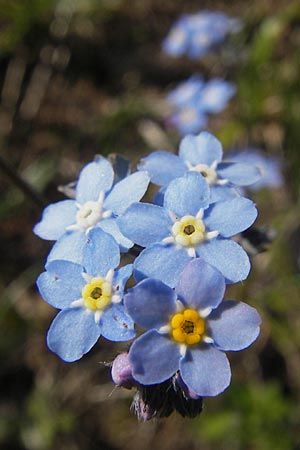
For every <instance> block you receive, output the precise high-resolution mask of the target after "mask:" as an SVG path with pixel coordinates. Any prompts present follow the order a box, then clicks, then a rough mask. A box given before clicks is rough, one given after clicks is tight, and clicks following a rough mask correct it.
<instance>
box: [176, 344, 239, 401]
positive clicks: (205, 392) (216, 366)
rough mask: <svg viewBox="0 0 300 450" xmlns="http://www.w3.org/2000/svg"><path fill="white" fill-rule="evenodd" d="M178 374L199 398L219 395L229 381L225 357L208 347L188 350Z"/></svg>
mask: <svg viewBox="0 0 300 450" xmlns="http://www.w3.org/2000/svg"><path fill="white" fill-rule="evenodd" d="M180 374H181V377H182V379H183V381H184V383H185V384H186V385H187V386H188V387H189V388H190V389H192V390H193V391H194V392H195V393H196V394H198V395H200V396H201V397H215V396H216V395H219V394H221V393H222V392H223V391H224V390H225V389H226V388H227V387H228V386H229V384H230V380H231V371H230V365H229V361H228V359H227V356H226V355H225V353H223V352H221V351H220V350H218V349H216V348H214V347H212V346H210V345H200V346H197V347H196V348H194V349H193V350H188V351H187V353H186V355H185V357H184V358H183V359H182V360H181V361H180Z"/></svg>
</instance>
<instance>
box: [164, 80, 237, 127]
mask: <svg viewBox="0 0 300 450" xmlns="http://www.w3.org/2000/svg"><path fill="white" fill-rule="evenodd" d="M235 91H236V88H235V86H234V85H233V84H232V83H230V82H227V81H224V80H222V79H221V78H212V79H210V80H209V81H207V82H204V81H203V79H202V78H201V77H200V76H198V75H193V76H191V77H190V78H188V79H187V80H185V81H182V82H181V83H179V85H178V86H177V87H176V88H175V89H173V90H172V91H170V92H169V95H168V97H167V100H168V102H169V103H170V104H171V106H172V108H173V109H174V112H173V113H172V114H171V116H170V117H169V119H168V122H169V123H170V125H172V126H174V127H175V128H176V129H177V130H178V131H179V133H180V134H181V135H186V134H189V133H196V132H198V131H200V130H201V129H203V128H204V127H205V126H206V124H207V120H208V114H216V113H219V112H221V111H222V110H223V109H224V108H225V107H226V106H227V104H228V102H229V100H230V99H231V98H232V97H233V95H234V94H235Z"/></svg>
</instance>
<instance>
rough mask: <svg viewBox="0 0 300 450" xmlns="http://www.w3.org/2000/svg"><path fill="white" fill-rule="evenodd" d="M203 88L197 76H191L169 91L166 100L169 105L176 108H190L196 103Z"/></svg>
mask: <svg viewBox="0 0 300 450" xmlns="http://www.w3.org/2000/svg"><path fill="white" fill-rule="evenodd" d="M204 86H205V83H204V81H203V79H202V78H201V77H200V76H198V75H193V76H191V77H190V78H188V79H187V80H185V81H182V82H181V83H179V84H178V85H177V86H176V88H175V89H173V90H171V91H170V92H169V94H168V96H167V100H168V102H169V103H170V104H171V105H174V106H176V107H178V108H181V107H185V106H190V105H192V104H195V103H197V100H198V98H199V96H200V94H201V91H202V89H203V88H204Z"/></svg>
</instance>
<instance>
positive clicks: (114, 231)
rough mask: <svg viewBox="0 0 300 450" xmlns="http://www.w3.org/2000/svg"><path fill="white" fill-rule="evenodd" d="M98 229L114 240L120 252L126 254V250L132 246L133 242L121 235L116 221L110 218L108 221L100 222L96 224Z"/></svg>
mask: <svg viewBox="0 0 300 450" xmlns="http://www.w3.org/2000/svg"><path fill="white" fill-rule="evenodd" d="M98 227H99V228H101V230H103V231H105V232H106V233H108V234H110V235H111V236H112V237H113V238H115V240H116V242H117V243H118V244H119V246H120V250H121V252H127V250H128V249H129V248H131V247H132V246H133V242H132V241H130V239H127V237H125V236H124V234H122V233H121V231H120V228H119V226H118V224H117V219H115V218H113V217H112V218H110V219H104V220H101V222H99V223H98Z"/></svg>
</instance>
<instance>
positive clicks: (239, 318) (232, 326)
mask: <svg viewBox="0 0 300 450" xmlns="http://www.w3.org/2000/svg"><path fill="white" fill-rule="evenodd" d="M260 323H261V319H260V316H259V314H258V312H257V311H256V309H254V308H252V307H251V306H249V305H246V304H245V303H242V302H235V301H233V300H227V301H225V302H223V303H222V304H221V305H220V306H219V307H218V308H217V309H216V310H215V311H213V312H212V313H211V314H210V316H209V318H208V327H209V329H210V336H211V337H212V338H213V340H214V344H215V346H216V347H218V348H219V349H220V350H234V351H236V350H242V349H243V348H246V347H248V346H249V345H250V344H252V342H254V341H255V339H256V338H257V336H258V335H259V325H260Z"/></svg>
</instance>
